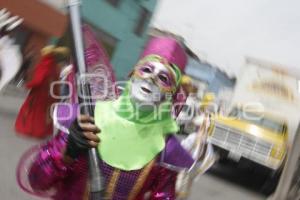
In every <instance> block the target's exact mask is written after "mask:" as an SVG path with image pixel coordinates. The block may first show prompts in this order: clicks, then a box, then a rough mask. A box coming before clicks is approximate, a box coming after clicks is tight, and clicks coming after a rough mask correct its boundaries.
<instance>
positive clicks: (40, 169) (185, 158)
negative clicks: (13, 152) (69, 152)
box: [17, 38, 194, 200]
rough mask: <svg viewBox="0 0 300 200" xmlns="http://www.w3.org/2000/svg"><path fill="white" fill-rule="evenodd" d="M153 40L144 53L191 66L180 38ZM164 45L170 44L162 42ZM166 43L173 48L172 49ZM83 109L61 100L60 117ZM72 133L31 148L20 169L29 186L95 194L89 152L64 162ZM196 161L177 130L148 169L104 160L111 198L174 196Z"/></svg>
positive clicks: (65, 198) (59, 199)
mask: <svg viewBox="0 0 300 200" xmlns="http://www.w3.org/2000/svg"><path fill="white" fill-rule="evenodd" d="M153 41H154V42H153ZM153 41H150V45H149V46H148V47H147V48H146V51H145V52H144V55H145V54H150V53H155V54H158V55H161V56H163V57H164V58H166V59H168V60H171V61H172V62H173V63H175V64H177V65H178V66H181V67H182V66H183V67H184V66H185V63H186V57H182V55H183V53H182V52H179V53H178V51H182V49H181V48H180V47H179V46H178V43H177V42H175V40H173V39H170V38H160V39H158V40H153ZM162 43H165V44H162ZM160 45H161V46H164V48H163V49H162V48H160ZM151 46H152V48H151ZM166 46H168V47H169V48H170V49H166V48H165V47H166ZM147 52H148V53H147ZM161 52H164V54H161ZM166 52H175V53H173V54H167V53H166ZM77 109H78V106H77V105H72V106H71V110H70V107H68V106H63V105H60V106H59V107H58V109H57V115H58V119H59V123H60V124H61V125H62V126H64V127H69V126H70V125H71V123H72V122H73V121H74V120H75V118H76V114H77V112H76V110H77ZM69 114H71V115H69ZM120 131H122V130H120ZM67 139H68V134H67V133H64V132H60V133H59V134H57V135H56V136H55V137H54V138H53V139H52V140H50V141H49V142H47V143H46V144H44V145H41V146H39V147H34V148H32V149H31V150H29V151H28V152H27V153H25V155H24V156H23V157H22V159H21V161H20V164H19V167H18V170H17V180H18V183H19V185H20V186H21V188H22V189H23V190H25V191H27V192H29V193H31V194H34V195H37V196H42V197H50V198H51V199H55V200H79V199H89V183H88V162H87V156H86V155H85V154H84V155H81V156H80V157H78V158H77V159H76V160H75V161H74V162H73V163H72V164H66V163H64V161H63V153H64V151H65V147H66V144H67ZM100 145H101V144H100ZM193 163H194V160H193V159H192V158H191V156H190V155H189V154H188V153H187V152H186V151H185V150H184V149H183V147H181V145H180V143H179V142H178V141H177V139H176V137H175V136H172V135H170V136H168V137H166V139H165V148H164V149H163V150H162V151H161V152H160V153H159V154H157V156H156V157H155V158H154V159H153V160H152V161H150V162H149V163H148V164H146V165H145V166H144V167H143V168H142V169H138V170H131V171H125V170H121V169H117V168H114V167H112V166H110V165H108V164H107V163H105V162H104V161H103V160H100V168H101V172H102V175H103V178H104V185H105V186H106V187H105V188H106V191H105V199H109V200H111V199H112V200H125V199H126V200H127V199H132V200H143V199H152V200H167V199H168V200H173V199H175V198H176V197H175V196H176V195H175V182H176V178H177V173H178V172H179V171H181V170H185V169H189V168H190V167H191V166H192V165H193Z"/></svg>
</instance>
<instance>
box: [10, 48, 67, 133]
mask: <svg viewBox="0 0 300 200" xmlns="http://www.w3.org/2000/svg"><path fill="white" fill-rule="evenodd" d="M68 58H69V50H68V49H67V48H65V47H54V46H47V47H45V48H44V49H42V58H41V61H40V62H39V63H38V64H37V66H36V67H35V69H34V73H33V77H32V79H31V80H30V81H29V82H28V83H27V84H26V87H27V88H28V89H30V92H29V94H28V96H27V98H26V100H25V102H24V104H23V105H22V107H21V109H20V112H19V114H18V117H17V119H16V122H15V130H16V132H17V133H18V134H20V135H25V136H30V137H36V138H43V137H47V136H50V135H51V134H52V132H53V125H52V120H51V118H50V116H51V115H50V108H51V105H52V104H53V103H55V102H56V101H57V99H55V98H54V95H59V91H53V92H54V95H53V94H51V93H50V87H51V83H53V81H57V80H59V73H60V68H61V67H62V65H64V62H65V61H68ZM57 89H59V88H57Z"/></svg>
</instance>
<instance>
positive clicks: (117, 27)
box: [82, 0, 156, 80]
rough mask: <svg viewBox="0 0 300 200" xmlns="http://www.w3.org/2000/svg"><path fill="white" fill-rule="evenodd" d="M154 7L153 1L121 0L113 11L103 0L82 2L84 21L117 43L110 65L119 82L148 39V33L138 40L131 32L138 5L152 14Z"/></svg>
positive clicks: (154, 0)
mask: <svg viewBox="0 0 300 200" xmlns="http://www.w3.org/2000/svg"><path fill="white" fill-rule="evenodd" d="M155 5H156V0H151V1H145V0H121V2H120V5H119V6H118V7H117V8H116V7H113V6H112V5H110V4H108V3H107V2H106V1H105V0H88V1H83V6H82V13H83V17H84V20H85V21H86V22H88V23H89V24H91V25H93V26H95V27H96V28H98V29H100V30H102V31H104V32H105V33H107V34H109V35H111V36H113V37H114V38H115V39H116V40H117V44H116V48H115V50H114V53H113V55H112V58H111V62H112V65H113V66H114V69H115V73H116V76H117V79H119V80H120V79H121V80H122V79H127V75H128V74H129V72H130V71H131V69H132V67H133V66H134V65H135V63H136V61H137V59H138V57H139V55H140V53H141V51H142V49H143V47H144V44H145V42H146V40H147V34H146V32H147V31H144V33H143V35H142V36H141V37H139V36H136V35H135V34H134V33H133V30H134V27H135V25H136V23H137V21H138V19H139V14H140V6H144V7H145V8H147V9H148V10H149V11H150V12H153V10H154V7H155ZM147 26H148V23H147Z"/></svg>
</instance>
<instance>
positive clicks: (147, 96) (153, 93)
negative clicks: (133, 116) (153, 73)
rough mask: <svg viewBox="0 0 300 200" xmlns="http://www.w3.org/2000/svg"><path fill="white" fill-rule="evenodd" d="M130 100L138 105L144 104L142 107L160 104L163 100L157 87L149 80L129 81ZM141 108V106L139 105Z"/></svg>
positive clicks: (134, 79)
mask: <svg viewBox="0 0 300 200" xmlns="http://www.w3.org/2000/svg"><path fill="white" fill-rule="evenodd" d="M130 94H131V98H132V99H133V100H134V101H135V102H137V103H139V104H144V106H143V107H147V106H151V105H154V104H157V103H159V102H161V101H162V100H163V99H164V96H165V95H164V93H162V92H161V91H160V89H159V87H158V86H157V85H156V84H154V83H153V82H152V80H151V79H140V78H132V79H131V89H130ZM141 106H142V105H141Z"/></svg>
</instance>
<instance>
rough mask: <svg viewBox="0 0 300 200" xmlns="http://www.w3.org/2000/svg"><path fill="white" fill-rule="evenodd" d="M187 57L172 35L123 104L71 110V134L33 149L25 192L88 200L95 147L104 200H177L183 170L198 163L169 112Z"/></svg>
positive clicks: (146, 60)
mask: <svg viewBox="0 0 300 200" xmlns="http://www.w3.org/2000/svg"><path fill="white" fill-rule="evenodd" d="M186 60H187V57H186V54H185V51H184V49H183V48H182V47H181V45H180V44H179V43H178V42H177V41H176V40H174V39H173V38H168V37H160V38H155V39H152V40H150V41H149V43H148V45H147V46H146V48H145V51H144V53H143V54H142V57H141V59H140V60H139V62H138V63H137V65H136V66H135V67H134V69H133V71H132V73H131V75H130V80H129V81H128V83H127V85H126V88H125V90H124V91H123V93H122V94H121V95H120V97H119V98H118V99H117V100H114V101H105V102H96V105H95V110H94V113H95V114H94V118H91V117H88V116H77V113H78V112H77V111H78V106H76V105H73V106H72V108H73V109H74V112H73V116H72V119H69V120H64V121H62V122H61V123H64V124H65V126H69V128H68V132H69V134H67V133H64V132H61V133H59V134H58V135H57V136H56V137H55V138H54V139H52V140H51V141H49V142H48V143H47V144H45V145H43V146H42V147H40V148H38V149H36V150H35V153H36V154H37V155H36V156H34V159H32V160H31V162H29V164H28V166H29V170H28V171H27V172H26V176H25V177H26V178H27V181H28V183H29V184H28V186H27V188H24V187H25V186H24V185H21V186H22V187H23V189H26V190H27V191H30V192H32V193H35V194H41V193H42V192H46V191H52V195H51V198H52V199H56V200H63V199H68V200H77V199H88V198H89V183H88V158H87V156H88V155H87V151H88V149H89V148H91V147H96V148H97V151H98V153H99V155H100V156H99V159H100V168H101V172H102V175H103V179H104V185H105V188H106V191H105V199H113V200H123V199H124V200H125V199H133V200H142V199H152V200H162V199H164V200H165V199H169V200H172V199H175V198H176V197H175V183H176V178H177V174H178V172H179V171H181V170H183V169H188V168H190V167H191V166H192V164H193V162H194V161H193V159H192V158H191V156H190V155H189V154H188V153H187V152H186V151H185V150H184V149H183V148H182V146H181V145H180V142H178V141H177V139H176V137H175V136H174V134H175V133H176V132H177V131H178V130H179V128H178V126H177V124H176V121H175V120H174V119H173V117H172V114H171V112H172V111H171V110H172V102H173V96H174V95H175V94H176V91H178V88H179V87H180V80H181V76H182V71H183V69H184V67H185V65H186ZM59 113H63V111H59ZM29 157H30V156H29ZM22 169H25V167H24V168H22V167H21V168H19V170H22ZM19 173H21V172H19ZM19 182H24V181H20V180H19ZM52 189H54V190H52ZM53 191H54V192H53ZM49 193H50V192H49Z"/></svg>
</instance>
